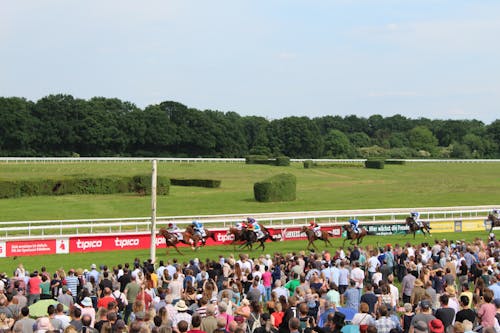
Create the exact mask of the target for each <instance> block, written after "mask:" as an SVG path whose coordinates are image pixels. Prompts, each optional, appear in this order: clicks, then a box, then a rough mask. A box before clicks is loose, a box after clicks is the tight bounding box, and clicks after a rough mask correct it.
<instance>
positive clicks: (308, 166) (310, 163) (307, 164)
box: [304, 160, 314, 169]
mask: <svg viewBox="0 0 500 333" xmlns="http://www.w3.org/2000/svg"><path fill="white" fill-rule="evenodd" d="M312 167H314V162H313V161H311V160H307V161H304V169H311V168H312Z"/></svg>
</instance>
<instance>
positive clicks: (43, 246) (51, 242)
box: [6, 239, 56, 257]
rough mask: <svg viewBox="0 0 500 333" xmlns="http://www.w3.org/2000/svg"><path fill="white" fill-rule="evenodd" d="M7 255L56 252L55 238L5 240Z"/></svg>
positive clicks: (19, 255)
mask: <svg viewBox="0 0 500 333" xmlns="http://www.w3.org/2000/svg"><path fill="white" fill-rule="evenodd" d="M6 248H7V249H6V254H7V257H14V256H18V257H21V256H37V255H44V254H55V253H56V240H55V239H48V240H29V241H18V242H17V241H16V242H6Z"/></svg>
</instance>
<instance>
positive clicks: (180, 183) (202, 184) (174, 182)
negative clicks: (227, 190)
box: [170, 178, 221, 188]
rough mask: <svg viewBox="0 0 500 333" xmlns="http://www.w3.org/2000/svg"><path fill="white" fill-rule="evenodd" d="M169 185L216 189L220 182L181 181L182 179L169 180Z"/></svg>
mask: <svg viewBox="0 0 500 333" xmlns="http://www.w3.org/2000/svg"><path fill="white" fill-rule="evenodd" d="M170 183H171V184H172V185H177V186H199V187H209V188H216V187H220V183H221V181H220V180H217V179H183V178H171V179H170Z"/></svg>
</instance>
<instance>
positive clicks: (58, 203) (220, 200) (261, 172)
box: [0, 163, 500, 221]
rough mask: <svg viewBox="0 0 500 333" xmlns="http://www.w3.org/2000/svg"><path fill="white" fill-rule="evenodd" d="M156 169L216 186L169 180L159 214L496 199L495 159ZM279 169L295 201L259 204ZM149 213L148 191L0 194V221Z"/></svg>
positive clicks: (56, 167)
mask: <svg viewBox="0 0 500 333" xmlns="http://www.w3.org/2000/svg"><path fill="white" fill-rule="evenodd" d="M150 170H151V165H150V163H67V164H62V163H54V164H36V163H27V164H24V163H22V164H0V178H4V179H5V178H6V179H23V178H37V177H55V176H60V175H74V174H80V175H81V174H94V175H134V174H141V173H142V174H144V173H148V172H150ZM158 171H159V174H160V175H163V176H170V177H178V178H180V177H184V178H194V177H196V178H214V179H220V180H222V185H221V188H218V189H206V188H195V187H180V186H173V187H172V188H171V194H170V195H169V196H164V197H159V198H158V215H159V216H172V215H202V214H203V215H204V214H231V213H257V212H276V211H312V210H337V209H364V208H392V207H423V206H469V205H490V204H492V205H495V204H499V199H498V198H499V196H500V186H499V185H498V184H500V165H499V164H496V163H485V164H479V163H470V164H458V163H457V164H441V163H411V164H407V165H404V166H398V165H387V166H386V168H385V169H383V170H374V169H365V168H330V169H328V168H321V169H320V168H318V169H304V168H303V167H302V164H299V163H294V164H292V165H291V166H290V167H276V166H266V165H245V164H239V163H234V164H233V163H189V164H188V163H161V164H159V167H158ZM281 172H290V173H293V174H294V175H296V176H297V200H296V201H294V202H284V203H258V202H255V201H254V199H253V183H254V182H256V181H259V180H262V179H264V178H267V177H269V176H272V175H275V174H277V173H281ZM149 214H150V198H149V197H141V196H137V195H134V194H120V195H92V196H90V195H89V196H84V195H67V196H57V197H56V196H43V197H25V198H16V199H1V200H0V221H15V220H44V219H71V218H107V217H139V216H148V215H149Z"/></svg>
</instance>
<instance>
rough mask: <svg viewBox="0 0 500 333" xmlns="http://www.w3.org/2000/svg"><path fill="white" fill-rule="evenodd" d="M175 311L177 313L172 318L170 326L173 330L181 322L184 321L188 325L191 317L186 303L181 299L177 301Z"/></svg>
mask: <svg viewBox="0 0 500 333" xmlns="http://www.w3.org/2000/svg"><path fill="white" fill-rule="evenodd" d="M174 308H175V310H176V311H177V313H176V314H175V315H174V316H173V317H172V326H173V327H174V328H177V324H178V323H179V322H180V321H181V320H185V321H186V322H188V323H190V322H191V315H190V314H189V313H188V309H189V308H188V306H187V305H186V302H185V301H184V300H183V299H181V300H179V301H178V302H177V303H176V304H175V306H174Z"/></svg>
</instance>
